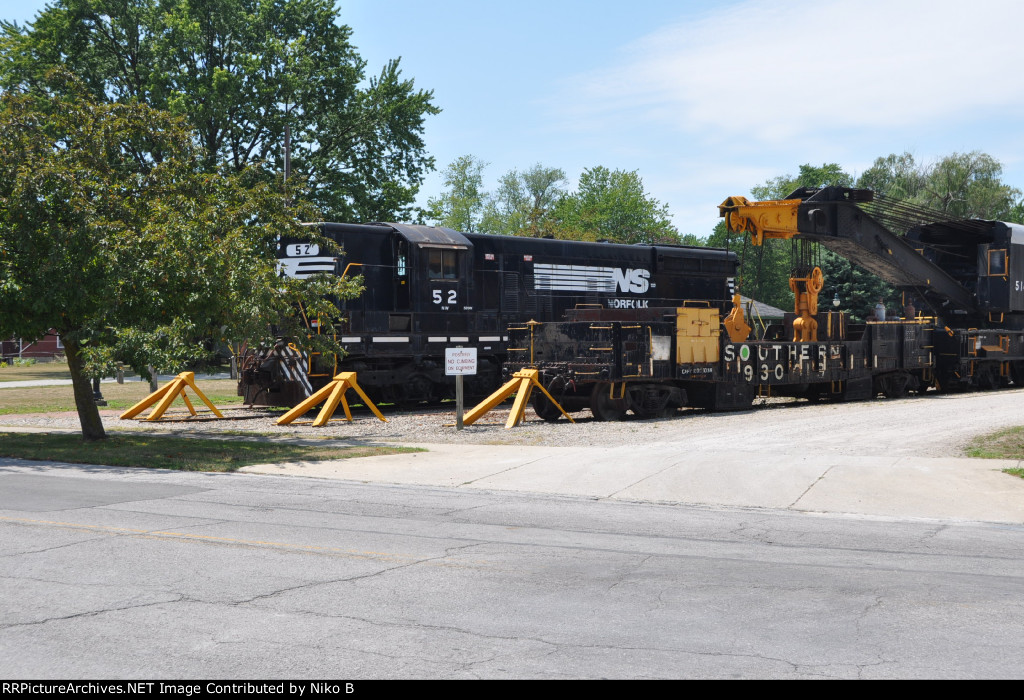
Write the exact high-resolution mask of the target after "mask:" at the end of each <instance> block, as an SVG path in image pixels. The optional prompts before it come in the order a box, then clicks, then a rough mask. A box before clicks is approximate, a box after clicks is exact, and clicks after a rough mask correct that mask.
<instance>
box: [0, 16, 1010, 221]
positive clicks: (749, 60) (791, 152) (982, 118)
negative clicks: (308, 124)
mask: <svg viewBox="0 0 1024 700" xmlns="http://www.w3.org/2000/svg"><path fill="white" fill-rule="evenodd" d="M44 4H45V3H44V2H42V1H40V0H24V1H22V2H16V3H15V2H9V1H7V0H0V8H2V13H0V16H3V17H4V18H6V19H16V20H19V21H26V20H31V18H32V17H33V16H34V15H35V13H36V12H37V11H38V10H39V9H41V8H42V7H43V5H44ZM340 8H341V20H342V21H343V22H344V23H345V24H348V25H349V26H350V27H352V30H353V37H352V38H353V43H355V44H356V45H357V46H358V47H359V51H360V53H361V55H362V56H363V57H364V58H365V59H366V60H367V61H368V63H369V66H368V71H370V72H375V71H377V70H379V69H380V67H381V66H383V64H384V63H385V62H386V61H387V60H388V59H390V58H397V57H401V60H402V68H403V73H404V74H405V75H406V76H407V77H411V78H414V79H415V81H416V85H417V86H418V87H422V88H427V89H432V90H433V91H434V95H435V101H436V103H437V105H438V106H440V107H441V108H442V109H443V110H444V111H443V112H442V113H441V114H440V115H438V116H437V117H433V118H431V119H430V120H429V121H428V123H427V130H426V139H427V146H428V149H429V151H430V153H431V154H432V155H433V156H434V157H435V158H436V159H437V164H438V169H439V170H440V169H441V168H443V167H444V166H445V165H446V164H448V163H450V162H451V161H453V160H454V159H455V158H457V157H458V156H460V155H465V154H472V155H475V156H477V157H478V158H480V159H482V160H484V161H486V162H488V163H489V166H488V168H487V169H486V170H485V172H484V176H485V185H486V186H487V187H488V188H489V189H491V188H494V187H495V186H496V184H497V179H498V177H499V176H500V175H502V174H503V173H505V172H507V171H508V170H511V169H513V168H518V169H525V168H528V167H530V166H532V165H533V164H535V163H542V164H544V165H546V166H552V167H560V168H562V169H563V170H565V171H566V173H567V175H568V176H569V179H570V185H571V186H574V185H575V180H576V178H577V177H578V176H579V174H580V172H581V171H582V170H583V169H584V168H587V167H591V166H595V165H604V166H607V167H609V168H621V169H626V170H637V171H638V172H639V174H640V176H641V177H642V178H643V180H644V184H645V186H646V188H647V190H648V192H649V193H650V194H651V195H653V196H654V197H656V198H658V199H659V200H661V201H662V202H664V203H667V204H668V205H669V209H670V211H671V213H672V215H673V218H674V221H675V223H676V225H677V226H678V228H679V229H680V232H682V233H694V234H697V235H699V236H705V235H707V234H708V233H709V232H710V230H711V228H712V227H713V226H714V224H715V223H716V221H717V209H716V206H717V205H718V204H719V203H720V202H721V201H722V200H723V199H725V198H726V197H727V196H730V195H747V194H748V193H749V191H750V188H751V186H753V185H757V184H760V183H762V182H764V181H765V180H767V179H768V178H771V177H774V176H777V175H782V174H787V173H795V172H796V171H797V169H798V167H799V165H800V164H801V163H813V164H816V165H820V164H821V163H824V162H837V163H839V164H840V165H842V166H843V167H844V168H845V169H846V170H847V171H850V172H853V173H855V174H856V173H859V172H861V171H863V170H864V169H865V168H867V167H869V166H870V165H871V162H872V161H873V160H874V159H875V158H876V157H878V156H884V155H887V154H889V153H894V152H896V153H902V152H903V151H910V152H911V153H913V154H914V156H915V157H916V158H917V159H918V160H919V161H921V162H925V163H928V162H934V161H935V160H937V159H938V158H940V157H942V156H944V155H948V154H950V153H952V152H954V151H972V150H980V151H984V152H987V153H989V154H990V155H992V156H994V157H995V158H997V159H998V160H999V161H1001V162H1002V163H1003V166H1004V181H1006V182H1008V183H1010V184H1012V185H1015V186H1017V187H1019V188H1021V189H1024V130H1022V129H1021V128H1020V127H1021V124H1022V117H1024V71H1022V70H1021V67H1020V59H1019V58H1018V55H1019V49H1018V48H1017V43H1018V38H1017V36H1016V33H1017V28H1019V27H1021V26H1024V3H1020V2H1017V1H1003V0H974V1H973V2H970V3H965V2H963V1H962V0H957V1H951V0H931V1H929V2H919V1H917V0H888V1H882V0H859V1H858V2H855V3H852V2H844V1H841V0H817V1H816V2H815V3H783V2H779V1H778V0H775V1H766V0H743V1H738V0H737V1H732V2H696V1H685V0H675V1H667V0H636V1H635V2H633V3H623V2H621V0H617V1H615V2H612V1H606V0H590V1H589V2H582V1H578V0H549V1H548V2H538V1H536V0H518V1H517V2H515V3H511V2H510V3H495V2H469V1H466V0H433V1H431V2H424V1H418V2H414V1H411V0H390V1H386V2H385V1H382V0H347V1H346V2H341V3H340ZM441 187H442V184H441V178H440V175H439V174H438V173H435V174H433V175H432V176H431V177H429V178H428V180H427V182H426V183H425V185H424V188H423V191H422V195H421V203H425V202H426V199H427V197H429V196H431V195H434V194H437V193H438V192H439V191H440V189H441Z"/></svg>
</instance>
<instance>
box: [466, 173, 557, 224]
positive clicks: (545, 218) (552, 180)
mask: <svg viewBox="0 0 1024 700" xmlns="http://www.w3.org/2000/svg"><path fill="white" fill-rule="evenodd" d="M565 183H566V179H565V171H564V170H561V169H560V168H548V167H545V166H543V165H541V164H540V163H537V164H536V165H534V166H533V167H532V168H530V169H529V170H527V171H525V172H522V173H521V172H519V171H518V170H511V171H509V172H507V173H506V174H505V175H503V176H502V177H501V178H500V179H499V180H498V189H497V190H496V191H495V192H494V194H493V195H492V196H491V197H490V198H489V199H488V201H487V203H486V204H485V206H484V213H483V220H482V221H481V224H480V230H481V231H483V232H484V233H496V234H503V235H507V236H544V235H548V234H549V233H552V222H551V218H550V214H551V210H552V209H553V207H554V206H555V204H556V203H557V202H558V200H559V198H561V197H562V196H563V195H565V193H566V191H565Z"/></svg>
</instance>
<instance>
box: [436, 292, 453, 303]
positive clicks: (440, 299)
mask: <svg viewBox="0 0 1024 700" xmlns="http://www.w3.org/2000/svg"><path fill="white" fill-rule="evenodd" d="M455 299H456V294H455V290H454V289H449V290H448V300H447V301H445V300H444V290H443V289H435V290H434V303H435V304H454V303H455Z"/></svg>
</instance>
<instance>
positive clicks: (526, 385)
mask: <svg viewBox="0 0 1024 700" xmlns="http://www.w3.org/2000/svg"><path fill="white" fill-rule="evenodd" d="M539 375H540V371H538V370H535V369H521V370H519V371H518V372H516V373H515V374H513V375H512V379H510V380H509V381H508V382H506V383H505V385H504V386H503V387H501V388H500V389H498V390H497V391H496V392H494V393H493V394H491V395H490V396H488V397H487V398H486V399H484V400H483V401H481V402H480V403H479V404H477V405H476V406H475V407H474V408H473V409H472V410H471V411H470V412H469V413H467V414H466V417H465V418H463V419H462V424H463V425H472V424H473V423H475V422H476V420H477V419H478V418H481V417H483V416H484V414H486V413H487V412H488V411H490V410H491V409H492V408H494V407H495V406H497V405H498V404H499V403H501V402H502V401H504V400H505V399H507V398H508V397H509V396H511V395H512V394H514V393H516V392H518V393H517V394H516V400H515V403H513V404H512V412H511V413H509V414H508V421H507V422H506V423H505V430H508V429H509V428H514V427H516V426H517V425H519V424H520V423H521V422H522V421H523V414H524V413H525V412H526V404H528V403H529V402H530V394H531V393H532V392H533V387H537V388H538V389H540V390H541V391H543V392H544V395H545V396H547V397H548V400H549V401H551V403H552V404H553V405H554V406H555V407H556V408H557V409H558V410H559V411H561V412H562V415H563V416H565V417H566V418H568V419H569V422H570V423H575V422H576V421H574V420H573V419H572V416H570V415H569V414H568V413H566V412H565V410H564V409H563V408H562V407H561V406H559V405H558V402H557V401H555V399H554V397H553V396H551V394H549V393H548V390H547V389H545V388H544V387H543V386H542V385H541V383H540V382H538V381H537V377H538V376H539Z"/></svg>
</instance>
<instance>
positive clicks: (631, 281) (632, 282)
mask: <svg viewBox="0 0 1024 700" xmlns="http://www.w3.org/2000/svg"><path fill="white" fill-rule="evenodd" d="M612 279H614V280H615V286H616V287H617V288H618V290H619V291H620V292H633V293H635V294H643V293H644V292H646V291H647V290H648V289H650V288H651V273H650V272H649V271H647V270H623V269H622V268H615V269H614V270H612Z"/></svg>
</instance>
